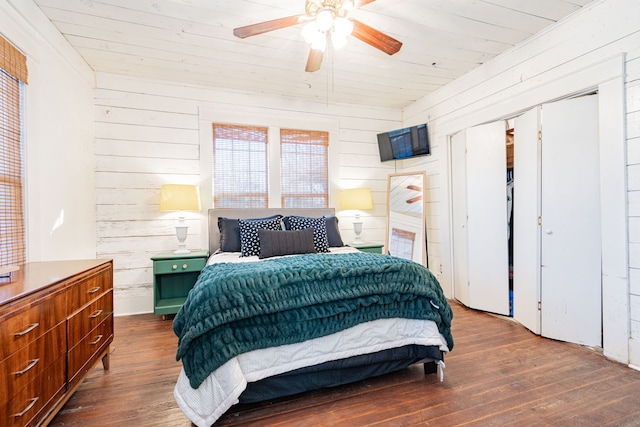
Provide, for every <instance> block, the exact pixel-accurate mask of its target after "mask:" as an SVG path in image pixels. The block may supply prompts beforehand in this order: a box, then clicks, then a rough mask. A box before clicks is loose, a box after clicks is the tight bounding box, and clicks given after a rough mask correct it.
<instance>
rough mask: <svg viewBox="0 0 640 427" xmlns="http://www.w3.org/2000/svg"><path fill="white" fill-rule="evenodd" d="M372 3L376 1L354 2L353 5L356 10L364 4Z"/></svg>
mask: <svg viewBox="0 0 640 427" xmlns="http://www.w3.org/2000/svg"><path fill="white" fill-rule="evenodd" d="M374 1H376V0H356V1H355V2H353V5H354V6H355V7H356V8H358V7H362V6H364V5H366V4H369V3H373V2H374Z"/></svg>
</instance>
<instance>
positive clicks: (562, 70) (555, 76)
mask: <svg viewBox="0 0 640 427" xmlns="http://www.w3.org/2000/svg"><path fill="white" fill-rule="evenodd" d="M638 15H640V4H639V3H638V2H635V1H630V0H622V1H600V2H594V3H593V4H591V5H589V6H587V7H586V8H585V9H584V10H583V11H581V12H580V13H578V14H575V15H574V16H572V17H570V18H569V19H566V20H563V21H561V22H560V23H559V24H558V25H556V26H554V27H552V28H550V29H549V30H546V31H543V32H542V33H541V34H539V35H537V36H535V37H533V38H532V39H530V40H529V41H528V42H525V43H523V44H521V45H519V46H517V47H515V48H514V49H511V50H510V51H508V52H506V53H505V54H503V55H501V56H499V57H498V58H495V59H494V60H492V61H489V62H488V63H486V64H484V65H483V66H481V67H479V68H478V69H476V70H474V71H472V72H470V73H468V74H467V75H465V76H463V77H461V78H459V79H457V80H456V81H454V82H453V83H451V84H449V85H447V86H445V87H444V88H443V89H441V90H439V91H437V92H435V93H434V94H432V95H431V96H428V97H426V98H423V99H421V100H419V101H417V102H416V103H414V104H412V105H411V106H409V107H408V108H406V109H405V111H404V120H405V123H410V124H411V123H419V122H424V121H428V122H429V124H430V125H431V136H432V139H433V140H435V144H436V145H437V146H438V148H439V149H438V152H437V155H436V157H433V156H432V158H431V159H430V161H431V162H433V163H432V164H429V165H428V169H430V168H436V169H438V170H439V171H440V172H441V174H442V175H440V176H439V177H438V179H439V180H440V181H441V183H442V185H441V186H440V187H439V188H440V189H441V193H440V195H439V196H438V199H439V200H441V201H442V203H441V204H440V207H441V208H442V209H441V210H440V211H439V214H440V217H439V220H440V222H439V225H438V227H439V228H440V230H439V233H440V238H441V241H440V244H441V245H442V251H443V252H444V253H446V254H449V253H450V248H451V242H450V241H449V236H448V231H447V230H449V229H450V226H451V225H450V224H449V215H450V213H449V202H448V200H449V191H450V190H449V189H448V183H447V176H448V162H449V160H448V157H447V154H446V153H447V149H446V148H445V147H446V146H447V144H448V138H449V135H452V134H454V133H456V132H458V131H460V130H462V129H464V128H466V127H470V126H474V125H477V124H481V123H485V122H489V121H493V120H498V119H501V118H506V117H509V114H511V117H512V116H515V115H516V114H518V113H520V112H522V111H524V110H526V109H529V108H531V107H533V106H535V105H538V104H540V103H543V102H548V101H551V100H553V99H555V98H558V97H561V96H566V95H568V93H563V92H562V91H563V90H564V89H565V86H563V85H562V84H560V83H559V82H563V81H565V82H566V80H567V76H571V75H572V74H574V73H583V74H588V73H590V72H593V73H595V72H597V68H598V64H602V63H604V62H606V61H612V60H614V58H616V57H622V55H624V67H625V75H624V78H623V81H624V86H625V88H624V89H625V91H626V105H625V106H624V107H625V110H626V112H625V117H626V129H625V132H626V163H627V165H626V176H627V182H626V185H627V193H626V194H627V215H628V216H627V220H628V221H627V227H628V247H627V250H626V251H625V250H624V249H623V250H621V251H616V254H617V253H618V252H621V254H620V256H619V257H618V258H619V259H622V258H624V257H625V255H626V254H627V253H628V255H629V257H628V258H629V259H628V267H629V268H628V274H627V272H625V271H622V272H620V273H619V274H616V275H615V277H613V276H611V277H603V282H604V285H603V288H604V290H605V293H606V292H609V291H610V290H611V287H610V286H608V282H607V281H615V283H616V286H619V287H620V288H623V289H625V290H623V293H627V294H628V306H627V305H626V304H627V302H626V301H627V298H625V295H622V296H621V298H619V299H617V301H618V302H620V304H622V305H621V306H620V307H609V309H606V308H605V312H604V316H605V319H604V320H605V324H606V322H616V321H618V319H620V315H619V312H620V310H622V311H623V313H625V315H626V312H627V310H628V318H629V323H630V325H631V327H630V332H629V338H630V339H629V343H628V346H629V349H628V352H629V361H630V362H631V364H633V365H636V366H640V32H639V31H638V25H637V20H635V19H634V18H633V17H634V16H638ZM583 77H584V76H583ZM587 77H588V76H587ZM584 81H585V84H589V83H588V79H584ZM570 83H571V84H572V85H574V86H575V85H577V84H579V83H578V82H570ZM596 83H597V82H596ZM541 87H546V88H547V89H549V88H551V89H553V90H551V91H549V90H547V91H541V90H540V88H541ZM587 87H589V86H584V88H587ZM584 88H583V89H584ZM605 108H606V107H605ZM620 163H621V164H620V167H621V168H625V165H624V164H623V163H624V161H620ZM415 167H416V168H420V167H421V165H416V166H415ZM424 167H425V168H427V165H425V166H424ZM616 173H618V171H616ZM623 197H624V196H623ZM623 203H624V202H623ZM623 215H624V214H623ZM623 234H624V233H623ZM443 270H444V271H443V273H442V280H441V282H442V283H443V287H445V288H446V287H447V286H451V283H452V263H451V258H450V256H449V255H446V256H445V257H443ZM605 276H606V275H605ZM627 288H628V290H626V289H627ZM605 297H606V295H605ZM616 298H617V297H616ZM618 324H619V325H620V326H621V327H622V328H623V329H624V328H626V327H627V326H626V318H625V319H622V320H619V323H618ZM607 332H608V331H605V334H606V333H607ZM619 341H624V342H619V343H618V344H619V346H621V347H626V346H627V342H626V339H625V338H624V337H622V339H621V340H619Z"/></svg>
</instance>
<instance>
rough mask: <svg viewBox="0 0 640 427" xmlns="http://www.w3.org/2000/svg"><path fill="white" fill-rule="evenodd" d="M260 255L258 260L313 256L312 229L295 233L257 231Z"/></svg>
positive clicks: (314, 249) (314, 250) (314, 251)
mask: <svg viewBox="0 0 640 427" xmlns="http://www.w3.org/2000/svg"><path fill="white" fill-rule="evenodd" d="M258 237H259V239H260V253H259V254H258V258H269V257H273V256H281V255H297V254H314V253H316V248H315V246H314V245H313V228H305V229H304V230H295V231H272V230H264V229H261V230H258Z"/></svg>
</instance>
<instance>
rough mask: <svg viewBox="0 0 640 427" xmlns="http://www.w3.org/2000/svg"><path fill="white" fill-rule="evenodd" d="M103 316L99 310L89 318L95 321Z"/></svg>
mask: <svg viewBox="0 0 640 427" xmlns="http://www.w3.org/2000/svg"><path fill="white" fill-rule="evenodd" d="M101 314H102V310H98V311H96V312H95V313H93V314H91V315H90V316H89V319H95V318H96V317H98V316H100V315H101Z"/></svg>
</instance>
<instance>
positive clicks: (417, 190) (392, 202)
mask: <svg viewBox="0 0 640 427" xmlns="http://www.w3.org/2000/svg"><path fill="white" fill-rule="evenodd" d="M426 183H427V174H426V173H425V172H409V173H396V174H390V175H389V180H388V183H387V235H386V240H385V248H386V249H387V253H388V254H389V255H393V256H397V257H399V258H405V259H411V260H413V261H415V262H418V263H420V264H422V265H424V266H428V265H427V234H426V227H425V213H424V189H425V186H426Z"/></svg>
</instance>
